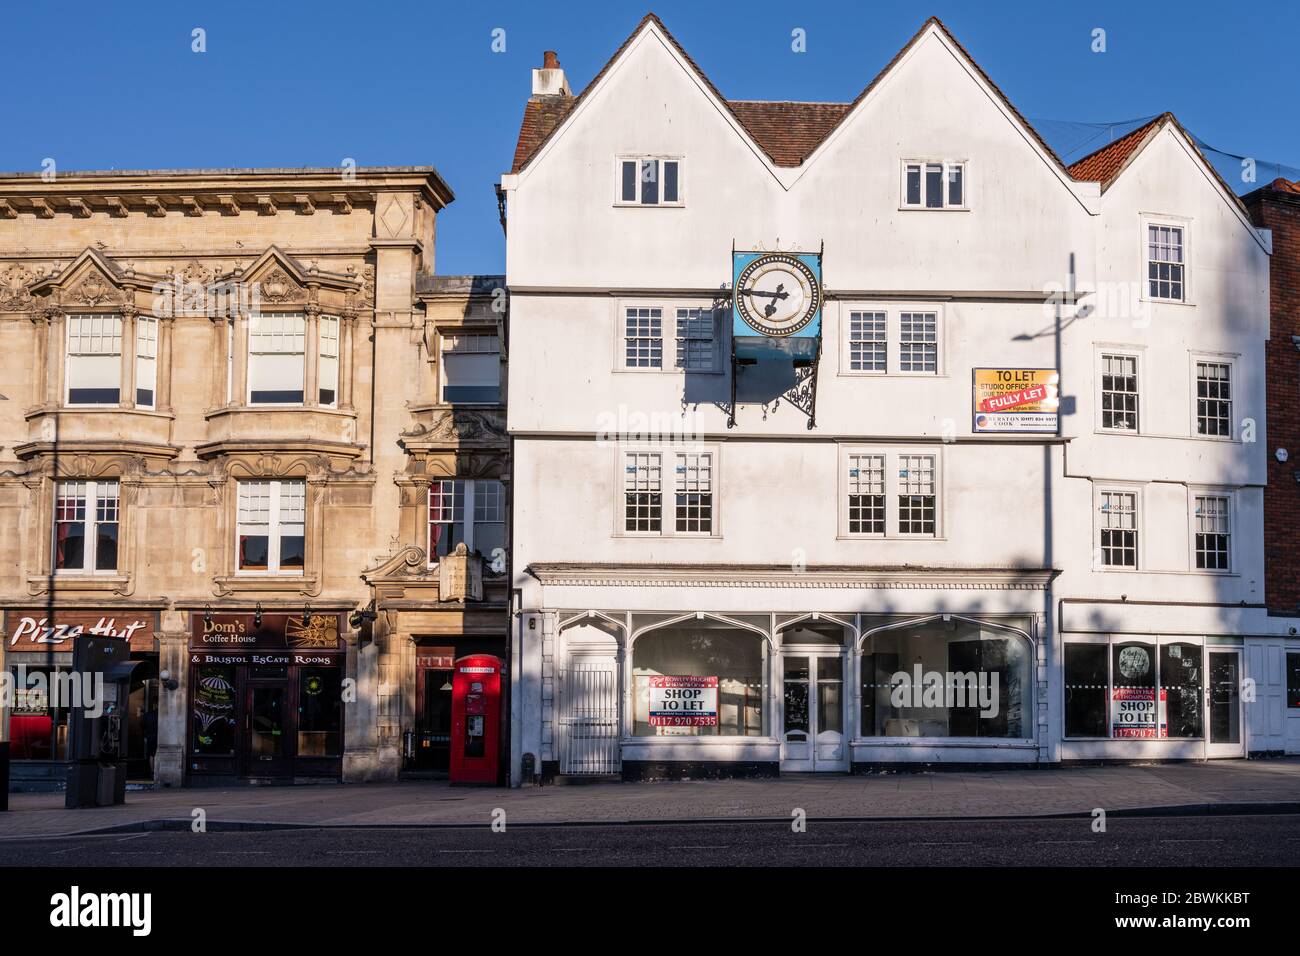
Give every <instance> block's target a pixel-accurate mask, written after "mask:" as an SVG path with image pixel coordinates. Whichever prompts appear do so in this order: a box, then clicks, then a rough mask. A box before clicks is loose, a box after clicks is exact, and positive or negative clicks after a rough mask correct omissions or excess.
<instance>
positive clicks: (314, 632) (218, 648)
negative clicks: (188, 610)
mask: <svg viewBox="0 0 1300 956" xmlns="http://www.w3.org/2000/svg"><path fill="white" fill-rule="evenodd" d="M192 617H193V629H192V630H191V633H190V650H191V651H203V652H208V653H211V654H221V655H223V658H222V659H223V660H224V661H226V662H228V663H229V662H230V655H231V654H240V655H244V656H246V657H248V660H247V661H246V663H281V664H294V663H300V662H299V661H296V660H294V659H293V658H294V657H303V656H307V657H311V656H320V655H328V654H338V653H341V652H342V650H343V647H342V644H341V643H340V641H339V615H337V614H313V615H311V616H310V618H309V619H308V620H307V621H305V622H304V621H303V615H302V614H263V615H261V620H260V622H259V621H258V615H256V614H209V615H206V616H205V615H202V614H199V613H197V612H196V613H194V614H193V615H192ZM254 656H261V657H267V658H268V659H267V660H258V661H254V660H253V657H254ZM272 656H274V657H277V658H285V659H284V660H278V659H277V660H270V659H269V658H270V657H272ZM199 663H203V662H199Z"/></svg>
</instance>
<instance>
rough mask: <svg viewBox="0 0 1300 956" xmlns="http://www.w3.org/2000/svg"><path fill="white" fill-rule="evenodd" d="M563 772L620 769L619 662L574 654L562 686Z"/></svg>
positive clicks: (583, 773)
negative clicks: (575, 655)
mask: <svg viewBox="0 0 1300 956" xmlns="http://www.w3.org/2000/svg"><path fill="white" fill-rule="evenodd" d="M560 700H561V712H560V741H559V743H560V773H564V774H575V775H583V776H588V775H598V774H612V773H618V772H619V769H620V761H619V749H618V662H617V661H616V660H614V659H612V658H603V657H593V658H581V657H580V658H575V659H574V660H573V661H572V662H571V663H570V664H569V666H568V667H567V668H565V670H564V672H563V680H562V683H561V687H560Z"/></svg>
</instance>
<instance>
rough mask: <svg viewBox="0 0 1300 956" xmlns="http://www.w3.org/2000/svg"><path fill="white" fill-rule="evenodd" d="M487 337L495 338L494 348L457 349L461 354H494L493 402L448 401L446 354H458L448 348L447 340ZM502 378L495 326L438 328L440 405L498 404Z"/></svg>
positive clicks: (499, 342) (502, 386) (498, 337)
mask: <svg viewBox="0 0 1300 956" xmlns="http://www.w3.org/2000/svg"><path fill="white" fill-rule="evenodd" d="M471 336H472V337H475V338H476V339H477V338H481V337H484V336H486V337H488V338H492V339H495V340H496V349H495V350H481V349H479V350H469V349H466V350H459V354H462V355H495V356H496V357H497V397H496V401H494V402H466V401H456V402H452V401H448V400H447V399H446V389H447V356H448V355H456V354H458V350H456V349H454V348H451V349H449V348H448V343H449V340H453V339H457V338H466V337H471ZM504 385H505V383H504V379H503V375H502V369H501V334H500V332H499V330H498V329H497V327H496V326H447V327H444V328H440V329H439V330H438V402H439V404H442V405H500V404H501V393H502V391H503V389H504Z"/></svg>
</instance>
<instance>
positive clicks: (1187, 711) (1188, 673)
mask: <svg viewBox="0 0 1300 956" xmlns="http://www.w3.org/2000/svg"><path fill="white" fill-rule="evenodd" d="M1203 693H1204V690H1203V687H1202V680H1201V648H1200V646H1199V645H1196V644H1165V645H1163V646H1162V647H1161V648H1160V706H1161V707H1162V708H1163V709H1164V711H1165V714H1164V716H1162V717H1161V718H1160V723H1161V724H1162V725H1164V729H1162V732H1161V734H1160V736H1162V737H1199V736H1201V713H1202V703H1203V701H1202V697H1201V695H1202V694H1203Z"/></svg>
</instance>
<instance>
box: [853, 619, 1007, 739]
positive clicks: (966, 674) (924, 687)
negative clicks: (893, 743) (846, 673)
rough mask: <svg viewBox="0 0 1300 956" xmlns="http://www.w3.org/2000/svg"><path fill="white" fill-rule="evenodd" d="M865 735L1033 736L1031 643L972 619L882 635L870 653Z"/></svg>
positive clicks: (865, 673)
mask: <svg viewBox="0 0 1300 956" xmlns="http://www.w3.org/2000/svg"><path fill="white" fill-rule="evenodd" d="M862 654H863V656H862V714H861V718H862V725H861V733H862V735H863V736H864V737H1000V738H1010V739H1020V740H1023V739H1027V738H1028V737H1030V736H1032V727H1031V724H1030V722H1029V717H1030V714H1031V706H1030V705H1031V692H1030V686H1031V685H1030V681H1031V671H1032V653H1031V649H1030V645H1029V642H1028V641H1027V640H1026V639H1025V638H1023V637H1021V636H1019V635H1016V634H1012V633H1010V632H1008V631H1005V630H1002V629H1000V628H993V627H988V626H981V625H979V624H976V623H972V622H967V621H955V620H954V621H930V622H926V623H922V624H918V625H916V626H914V627H904V628H898V629H895V630H889V631H880V632H878V633H876V634H873V635H871V636H870V637H868V638H867V640H866V642H865V644H864V646H863V651H862Z"/></svg>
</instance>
